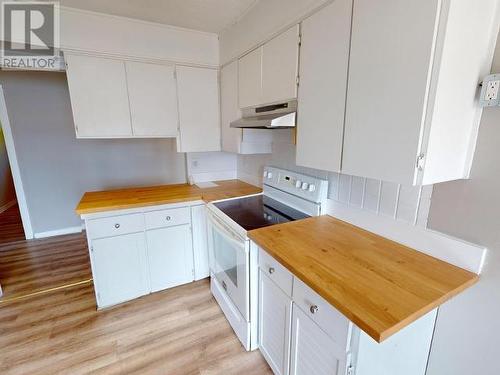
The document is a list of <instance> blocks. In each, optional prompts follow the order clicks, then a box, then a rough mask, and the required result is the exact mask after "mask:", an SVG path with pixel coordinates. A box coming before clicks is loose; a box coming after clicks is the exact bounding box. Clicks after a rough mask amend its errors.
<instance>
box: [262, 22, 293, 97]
mask: <svg viewBox="0 0 500 375" xmlns="http://www.w3.org/2000/svg"><path fill="white" fill-rule="evenodd" d="M298 64H299V25H296V26H293V27H292V28H291V29H289V30H287V31H285V32H284V33H283V34H281V35H279V36H277V37H276V38H274V39H272V40H271V41H269V42H268V43H266V44H264V46H263V47H262V102H263V103H266V104H267V103H272V102H278V101H284V100H287V99H293V98H296V97H297V74H298Z"/></svg>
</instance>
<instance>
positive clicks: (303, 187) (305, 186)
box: [302, 182, 309, 190]
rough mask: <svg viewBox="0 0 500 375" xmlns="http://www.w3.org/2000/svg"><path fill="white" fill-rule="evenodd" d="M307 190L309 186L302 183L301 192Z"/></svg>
mask: <svg viewBox="0 0 500 375" xmlns="http://www.w3.org/2000/svg"><path fill="white" fill-rule="evenodd" d="M308 188H309V184H308V183H307V182H303V183H302V190H307V189H308Z"/></svg>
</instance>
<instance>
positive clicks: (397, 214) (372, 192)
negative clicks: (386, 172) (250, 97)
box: [238, 129, 432, 228]
mask: <svg viewBox="0 0 500 375" xmlns="http://www.w3.org/2000/svg"><path fill="white" fill-rule="evenodd" d="M265 165H272V166H275V167H279V168H284V169H289V170H292V171H295V172H299V173H304V174H308V175H311V176H314V177H319V178H324V179H328V180H329V193H328V198H329V199H331V200H334V201H337V202H340V203H342V204H344V205H346V206H347V207H350V208H352V209H353V210H366V211H368V212H370V213H372V214H375V215H382V216H384V217H385V218H391V219H392V220H397V221H400V222H405V223H408V224H410V225H417V226H419V227H423V228H425V227H427V217H428V214H429V208H430V199H431V195H432V186H424V187H418V186H403V185H399V184H396V183H393V182H387V181H380V180H375V179H371V178H364V177H358V176H349V175H346V174H342V173H334V172H326V171H321V170H317V169H312V168H305V167H300V166H297V165H296V164H295V145H294V144H293V132H292V131H291V130H289V129H280V130H273V153H272V155H238V178H240V179H242V180H244V181H247V182H250V183H253V184H258V185H261V184H262V173H263V168H264V166H265Z"/></svg>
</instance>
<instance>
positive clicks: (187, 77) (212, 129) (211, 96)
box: [177, 66, 221, 152]
mask: <svg viewBox="0 0 500 375" xmlns="http://www.w3.org/2000/svg"><path fill="white" fill-rule="evenodd" d="M177 93H178V101H179V125H180V126H179V136H178V139H177V141H178V143H177V144H178V147H177V151H179V152H203V151H220V149H221V147H220V116H219V112H220V109H219V84H218V71H217V70H216V69H206V68H193V67H187V66H178V67H177Z"/></svg>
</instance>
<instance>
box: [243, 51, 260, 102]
mask: <svg viewBox="0 0 500 375" xmlns="http://www.w3.org/2000/svg"><path fill="white" fill-rule="evenodd" d="M238 98H239V106H240V108H246V107H251V106H255V105H258V104H261V103H262V47H260V48H257V49H256V50H254V51H252V52H250V53H249V54H247V55H245V56H243V57H242V58H241V59H239V60H238Z"/></svg>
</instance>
